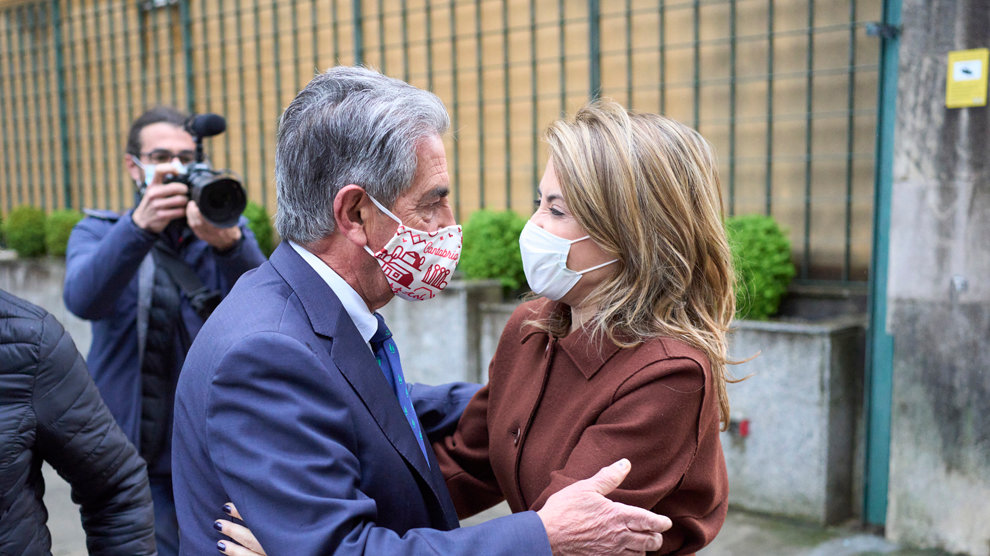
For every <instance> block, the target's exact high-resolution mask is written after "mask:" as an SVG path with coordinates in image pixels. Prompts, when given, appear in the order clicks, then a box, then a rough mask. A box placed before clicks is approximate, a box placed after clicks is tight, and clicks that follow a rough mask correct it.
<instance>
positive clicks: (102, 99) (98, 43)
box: [90, 3, 120, 207]
mask: <svg viewBox="0 0 990 556" xmlns="http://www.w3.org/2000/svg"><path fill="white" fill-rule="evenodd" d="M90 28H91V29H92V31H93V33H95V35H96V36H95V37H93V40H92V41H90V42H92V43H94V47H95V49H96V54H95V56H96V58H95V59H94V60H92V62H93V65H94V67H95V69H96V75H97V82H98V86H97V89H96V91H97V94H96V97H97V99H96V102H94V103H93V104H96V105H99V110H100V112H99V114H100V116H99V118H100V121H99V123H98V124H96V125H94V126H93V129H96V128H97V127H98V128H99V130H100V151H101V152H102V153H103V174H104V176H106V175H107V174H108V173H109V170H110V160H111V159H110V148H109V146H108V141H109V139H108V137H107V134H108V130H107V124H108V123H109V119H108V118H107V102H106V101H107V99H106V81H105V80H104V79H103V68H104V64H106V63H107V60H106V57H105V53H104V41H103V26H102V25H100V6H99V4H95V3H94V4H93V24H92V26H91V27H90ZM90 110H94V107H93V106H90ZM95 145H96V141H95V138H94V141H93V143H92V146H94V147H95ZM97 156H98V154H96V153H94V155H93V171H94V172H96V170H97V168H96V157H97ZM93 183H94V184H95V183H97V182H96V181H94V182H93ZM103 188H104V191H105V193H104V195H105V197H104V203H106V205H105V206H107V207H109V206H111V205H112V204H113V202H112V198H113V197H115V196H114V195H113V191H112V189H116V190H117V191H118V194H117V197H119V195H120V193H119V191H120V187H119V186H118V185H117V184H112V181H111V180H109V179H104V180H103Z"/></svg>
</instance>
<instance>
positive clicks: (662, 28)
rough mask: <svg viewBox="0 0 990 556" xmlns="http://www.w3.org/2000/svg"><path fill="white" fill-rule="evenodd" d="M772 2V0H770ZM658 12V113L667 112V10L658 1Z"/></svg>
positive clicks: (664, 5)
mask: <svg viewBox="0 0 990 556" xmlns="http://www.w3.org/2000/svg"><path fill="white" fill-rule="evenodd" d="M770 1H771V2H773V0H770ZM659 10H660V13H659V14H657V16H658V23H657V27H659V29H658V33H657V36H658V37H659V40H660V52H659V58H660V60H659V65H660V79H659V82H660V113H661V114H666V113H667V10H666V4H665V3H664V2H660V7H659Z"/></svg>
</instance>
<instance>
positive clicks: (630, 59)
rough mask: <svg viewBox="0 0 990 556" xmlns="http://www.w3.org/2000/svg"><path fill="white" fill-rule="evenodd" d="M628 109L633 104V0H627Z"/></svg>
mask: <svg viewBox="0 0 990 556" xmlns="http://www.w3.org/2000/svg"><path fill="white" fill-rule="evenodd" d="M625 19H626V21H625V24H626V108H627V109H628V108H632V104H633V48H632V35H633V32H632V0H626V18H625Z"/></svg>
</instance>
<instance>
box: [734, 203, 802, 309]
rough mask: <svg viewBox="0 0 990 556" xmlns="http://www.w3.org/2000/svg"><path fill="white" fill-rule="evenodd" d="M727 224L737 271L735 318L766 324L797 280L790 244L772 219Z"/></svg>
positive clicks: (745, 218)
mask: <svg viewBox="0 0 990 556" xmlns="http://www.w3.org/2000/svg"><path fill="white" fill-rule="evenodd" d="M725 224H726V232H727V233H728V238H729V247H730V248H731V249H732V262H733V264H734V265H735V269H736V317H738V318H746V319H752V320H766V319H768V318H770V317H771V316H773V315H775V314H777V310H778V309H779V308H780V301H781V299H782V298H783V297H784V294H785V293H787V286H788V285H789V284H790V283H791V279H792V278H794V274H795V269H794V263H793V262H792V261H791V242H790V241H789V240H788V239H787V235H786V234H785V233H784V231H783V230H782V229H781V228H780V226H778V225H777V222H776V221H774V219H773V218H771V217H769V216H762V215H757V214H754V215H745V216H733V217H731V218H729V219H727V220H726V223H725Z"/></svg>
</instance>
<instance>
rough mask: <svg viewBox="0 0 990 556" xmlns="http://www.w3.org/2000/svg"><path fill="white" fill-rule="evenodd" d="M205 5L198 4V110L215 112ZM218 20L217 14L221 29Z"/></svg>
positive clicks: (204, 3)
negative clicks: (200, 105)
mask: <svg viewBox="0 0 990 556" xmlns="http://www.w3.org/2000/svg"><path fill="white" fill-rule="evenodd" d="M187 1H188V0H187ZM206 4H207V2H200V3H199V22H198V25H199V40H200V42H199V52H200V56H201V57H202V62H200V73H201V75H202V76H203V82H202V83H203V92H202V93H200V94H201V95H202V100H203V103H202V107H201V108H200V110H210V111H214V110H216V108H215V106H216V103H215V102H214V101H213V99H212V97H213V94H212V93H213V87H211V86H210V58H213V56H215V54H214V53H213V45H212V42H213V41H211V40H210V34H209V33H207V30H206V28H207V25H208V23H207V22H208V21H209V20H208V19H207V16H206ZM191 14H192V10H190V19H192V15H191ZM220 18H221V14H219V13H218V14H217V16H216V19H217V27H223V21H221V20H220ZM217 44H219V45H220V46H221V48H222V46H223V43H217ZM190 61H192V60H190ZM191 65H193V66H195V63H193V64H191ZM223 70H224V67H223V66H220V67H219V69H218V71H221V72H222V71H223ZM221 81H223V80H222V79H221ZM194 94H195V93H194ZM197 96H198V95H197ZM190 112H192V110H191V109H190ZM224 135H226V134H224ZM217 140H218V138H214V139H213V143H212V144H213V145H214V146H216V144H217V143H216V142H217ZM223 141H224V142H225V143H226V137H224V138H223Z"/></svg>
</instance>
